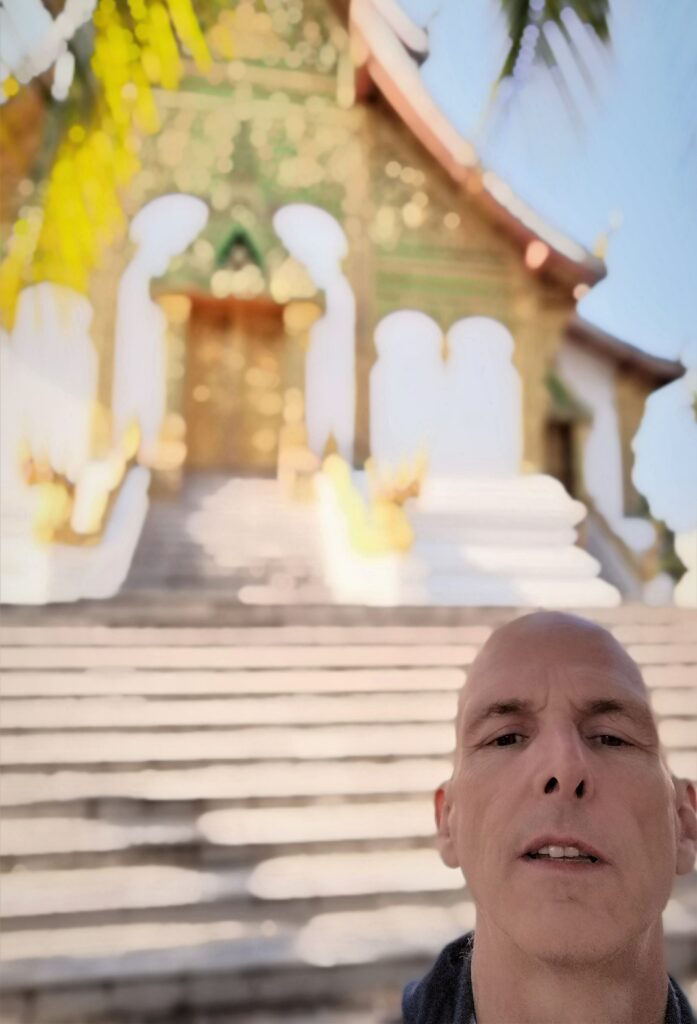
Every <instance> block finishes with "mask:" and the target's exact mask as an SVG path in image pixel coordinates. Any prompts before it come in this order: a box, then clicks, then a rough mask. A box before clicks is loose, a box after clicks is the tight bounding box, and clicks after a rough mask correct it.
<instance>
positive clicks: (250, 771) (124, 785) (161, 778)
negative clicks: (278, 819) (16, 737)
mask: <svg viewBox="0 0 697 1024" xmlns="http://www.w3.org/2000/svg"><path fill="white" fill-rule="evenodd" d="M450 771H451V764H450V762H449V761H447V760H445V759H444V758H428V759H425V758H413V759H410V760H399V759H396V760H393V761H389V762H381V761H352V760H347V761H324V762H323V763H322V770H321V771H317V766H316V764H314V763H308V764H304V763H303V762H297V761H288V762H286V761H281V762H270V763H268V764H263V763H255V764H251V765H244V764H243V765H236V764H226V765H225V766H223V767H220V766H212V767H205V768H185V769H178V768H177V769H172V768H162V769H158V768H145V769H140V770H138V771H125V772H123V771H113V772H104V771H73V772H70V771H51V772H48V773H47V772H41V771H36V772H16V773H15V772H10V771H8V770H5V772H4V773H3V775H2V776H1V777H0V805H2V806H3V807H6V808H10V807H14V808H20V807H25V808H30V807H31V806H32V805H43V806H50V805H52V804H62V803H79V802H87V801H99V800H130V801H141V802H142V801H145V802H146V803H153V802H161V803H170V802H182V801H197V802H206V801H220V800H226V801H230V802H232V801H245V802H251V801H257V800H282V799H293V800H297V799H304V798H311V797H326V796H367V795H376V796H379V795H389V794H393V793H431V792H432V791H433V789H434V788H435V787H436V786H437V785H438V784H439V783H440V782H441V781H442V780H443V779H445V778H447V777H448V775H449V774H450Z"/></svg>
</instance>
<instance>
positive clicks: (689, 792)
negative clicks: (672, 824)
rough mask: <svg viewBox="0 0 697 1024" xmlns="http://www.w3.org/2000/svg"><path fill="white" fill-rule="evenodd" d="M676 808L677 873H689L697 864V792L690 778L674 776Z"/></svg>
mask: <svg viewBox="0 0 697 1024" xmlns="http://www.w3.org/2000/svg"><path fill="white" fill-rule="evenodd" d="M673 785H674V786H675V809H676V812H677V815H678V853H677V857H676V860H675V873H676V875H687V874H689V873H690V871H692V869H693V868H694V866H695V856H696V855H697V792H696V791H695V786H694V783H692V782H690V781H689V780H688V779H677V778H675V776H674V777H673Z"/></svg>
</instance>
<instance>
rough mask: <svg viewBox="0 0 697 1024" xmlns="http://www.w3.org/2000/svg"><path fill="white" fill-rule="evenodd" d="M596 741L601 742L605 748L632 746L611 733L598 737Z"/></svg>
mask: <svg viewBox="0 0 697 1024" xmlns="http://www.w3.org/2000/svg"><path fill="white" fill-rule="evenodd" d="M595 739H596V740H600V741H601V745H602V746H604V747H628V746H629V745H630V744H629V743H627V742H626V741H625V740H622V739H620V737H619V736H612V735H611V734H610V733H603V734H602V735H601V736H596V737H595ZM603 741H604V742H603Z"/></svg>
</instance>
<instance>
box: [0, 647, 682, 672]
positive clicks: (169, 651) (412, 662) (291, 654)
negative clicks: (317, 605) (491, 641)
mask: <svg viewBox="0 0 697 1024" xmlns="http://www.w3.org/2000/svg"><path fill="white" fill-rule="evenodd" d="M665 646H666V645H664V647H665ZM668 646H669V647H670V648H671V649H673V647H674V645H668ZM657 649H658V650H664V648H661V647H657ZM476 653H477V648H476V647H475V646H473V645H471V644H453V645H452V646H450V647H443V646H438V645H435V644H431V645H428V644H423V645H420V646H418V647H405V646H401V645H384V646H383V645H380V646H377V645H375V646H360V645H355V646H348V645H344V646H340V647H339V646H337V647H334V646H324V647H315V646H297V647H284V648H273V647H264V646H254V647H189V646H186V647H170V646H162V645H160V646H155V645H153V646H148V647H91V646H84V647H77V646H75V647H33V646H32V647H9V648H7V649H5V650H4V651H3V653H2V667H3V670H4V671H5V672H6V671H8V669H20V670H23V669H51V670H54V671H56V670H66V669H73V670H75V669H78V670H79V669H99V670H100V671H106V670H108V669H111V668H138V669H144V668H150V669H159V670H161V671H162V670H165V669H170V670H171V669H176V670H181V669H204V668H209V669H210V668H214V669H235V668H237V669H243V668H244V669H257V668H258V669H264V668H284V669H286V668H361V667H364V668H365V667H371V666H372V667H378V666H384V667H386V668H396V667H399V666H404V667H413V666H419V665H420V666H424V665H429V666H460V665H468V664H470V663H471V662H472V660H473V659H474V656H475V654H476ZM672 660H674V661H677V660H678V659H677V656H676V657H674V658H673V659H672ZM695 660H697V645H696V648H695Z"/></svg>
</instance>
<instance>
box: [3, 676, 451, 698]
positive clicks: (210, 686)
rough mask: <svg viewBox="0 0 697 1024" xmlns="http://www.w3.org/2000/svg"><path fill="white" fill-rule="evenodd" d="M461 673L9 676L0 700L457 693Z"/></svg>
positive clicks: (5, 677) (4, 681) (6, 678)
mask: <svg viewBox="0 0 697 1024" xmlns="http://www.w3.org/2000/svg"><path fill="white" fill-rule="evenodd" d="M464 681H465V672H464V670H463V669H458V668H400V669H390V668H380V669H372V668H354V669H351V671H347V670H345V669H293V668H290V669H286V670H283V669H275V670H272V671H268V670H265V669H255V670H254V671H242V672H240V671H233V672H226V671H223V670H220V669H210V670H208V671H203V672H196V671H184V672H158V671H153V670H150V669H144V670H131V671H130V672H129V671H121V670H118V669H116V670H112V671H109V672H96V671H93V670H89V671H86V672H80V671H72V670H67V671H63V672H33V671H31V672H29V671H23V672H13V673H8V674H7V675H5V676H4V677H3V680H2V698H3V700H4V701H5V700H6V701H9V700H11V699H13V698H26V697H90V696H94V697H116V696H161V697H168V696H172V697H174V696H180V697H197V698H198V697H206V696H215V695H219V694H225V695H226V696H228V697H236V696H243V695H245V694H291V693H333V694H339V693H369V692H370V691H375V692H378V693H380V692H382V693H386V692H395V691H396V692H399V693H409V692H414V691H416V692H421V691H427V692H430V691H438V690H458V689H459V688H460V686H462V684H463V683H464Z"/></svg>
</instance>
